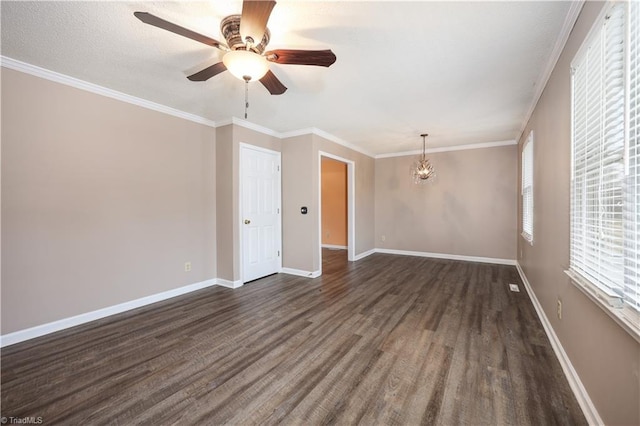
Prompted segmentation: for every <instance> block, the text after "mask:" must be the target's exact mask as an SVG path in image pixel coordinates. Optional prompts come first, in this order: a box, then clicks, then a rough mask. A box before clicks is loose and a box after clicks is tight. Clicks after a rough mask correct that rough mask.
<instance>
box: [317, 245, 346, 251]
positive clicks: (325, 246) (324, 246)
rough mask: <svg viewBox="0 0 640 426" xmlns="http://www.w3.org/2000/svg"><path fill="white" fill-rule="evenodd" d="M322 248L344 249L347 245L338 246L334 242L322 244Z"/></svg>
mask: <svg viewBox="0 0 640 426" xmlns="http://www.w3.org/2000/svg"><path fill="white" fill-rule="evenodd" d="M322 248H328V249H334V250H346V249H347V246H339V245H335V244H322Z"/></svg>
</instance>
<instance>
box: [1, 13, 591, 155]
mask: <svg viewBox="0 0 640 426" xmlns="http://www.w3.org/2000/svg"><path fill="white" fill-rule="evenodd" d="M580 4H581V3H580ZM0 66H2V67H5V68H9V69H13V70H16V71H20V72H23V73H26V74H30V75H33V76H36V77H40V78H43V79H45V80H50V81H54V82H56V83H60V84H64V85H66V86H71V87H75V88H76V89H80V90H85V91H87V92H91V93H95V94H98V95H101V96H106V97H108V98H112V99H116V100H119V101H122V102H126V103H129V104H132V105H136V106H139V107H142V108H147V109H150V110H153V111H157V112H161V113H163V114H168V115H171V116H174V117H178V118H182V119H185V120H188V121H192V122H194V123H199V124H204V125H205V126H209V127H214V128H217V127H223V126H227V125H229V124H235V125H238V126H241V127H244V128H246V129H250V130H254V131H256V132H259V133H263V134H265V135H269V136H273V137H275V138H279V139H285V138H290V137H294V136H300V135H309V134H311V135H316V136H320V137H322V138H324V139H327V140H329V141H331V142H333V143H335V144H338V145H342V146H344V147H345V148H348V149H350V150H353V151H356V152H359V153H361V154H364V155H366V156H368V157H371V158H387V157H401V156H405V155H414V154H416V153H418V154H419V153H420V151H407V152H399V153H390V154H379V155H375V154H373V153H371V152H370V151H368V150H367V149H365V148H363V147H360V146H358V145H355V144H353V143H351V142H348V141H345V140H343V139H340V138H339V137H337V136H334V135H332V134H331V133H328V132H326V131H324V130H321V129H318V128H316V127H308V128H305V129H299V130H292V131H289V132H284V133H280V132H277V131H275V130H273V129H270V128H268V127H265V126H261V125H259V124H255V123H252V122H250V121H247V120H243V119H241V118H237V117H231V118H227V119H223V120H218V121H213V120H210V119H208V118H204V117H201V116H198V115H195V114H191V113H188V112H184V111H180V110H178V109H175V108H172V107H168V106H166V105H162V104H158V103H155V102H151V101H148V100H146V99H142V98H138V97H135V96H132V95H128V94H126V93H123V92H118V91H117V90H113V89H109V88H106V87H103V86H99V85H97V84H94V83H89V82H87V81H84V80H80V79H77V78H75V77H70V76H68V75H65V74H61V73H58V72H55V71H51V70H48V69H45V68H41V67H38V66H36V65H31V64H28V63H26V62H22V61H18V60H16V59H13V58H9V57H7V56H3V55H0ZM534 105H535V104H534ZM526 122H528V118H527V120H526V121H525V123H526ZM515 143H516V142H515V141H502V142H488V143H480V144H470V145H457V146H451V147H443V148H431V149H427V153H434V152H446V151H459V150H466V149H479V148H491V147H494V146H505V145H513V144H515Z"/></svg>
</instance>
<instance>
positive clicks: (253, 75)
mask: <svg viewBox="0 0 640 426" xmlns="http://www.w3.org/2000/svg"><path fill="white" fill-rule="evenodd" d="M222 63H223V64H224V66H225V67H227V70H228V71H229V72H230V73H231V74H233V76H234V77H236V78H238V79H240V80H245V81H246V80H247V77H248V79H249V81H256V80H260V79H261V78H262V77H264V75H265V74H266V73H267V71H269V63H268V62H267V59H266V58H265V57H264V56H262V55H258V54H257V53H255V52H252V51H251V50H232V51H231V52H227V53H225V54H224V57H223V58H222Z"/></svg>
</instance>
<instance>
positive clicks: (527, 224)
mask: <svg viewBox="0 0 640 426" xmlns="http://www.w3.org/2000/svg"><path fill="white" fill-rule="evenodd" d="M522 236H523V237H524V239H525V240H527V241H529V243H532V244H533V131H531V132H529V136H528V137H527V140H526V141H525V143H524V145H523V147H522Z"/></svg>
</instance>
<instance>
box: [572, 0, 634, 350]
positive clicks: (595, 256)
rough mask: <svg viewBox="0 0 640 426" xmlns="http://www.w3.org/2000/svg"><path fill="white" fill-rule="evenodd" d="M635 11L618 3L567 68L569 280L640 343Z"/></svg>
mask: <svg viewBox="0 0 640 426" xmlns="http://www.w3.org/2000/svg"><path fill="white" fill-rule="evenodd" d="M639 16H640V6H639V4H638V3H637V2H619V3H612V4H611V5H609V6H608V8H607V10H606V13H605V16H604V17H603V19H601V20H599V21H598V22H597V23H596V27H594V30H592V33H591V34H590V36H589V37H588V38H587V40H586V42H585V44H584V45H583V47H582V48H581V49H580V51H579V52H578V54H577V55H576V57H575V59H574V61H573V62H572V70H571V71H572V113H571V117H572V123H571V125H572V147H571V148H572V165H571V218H570V219H571V232H570V235H571V237H570V238H571V241H570V266H569V270H568V271H567V273H568V274H569V276H570V277H571V278H572V281H573V282H574V283H575V284H576V285H578V286H579V287H582V288H583V290H585V291H586V292H587V293H588V294H589V295H591V296H594V297H593V299H594V300H595V301H596V302H598V303H600V304H602V305H603V306H602V307H603V308H604V309H605V310H608V311H609V313H610V314H612V315H613V316H615V317H616V318H617V319H619V322H621V323H622V324H623V325H624V326H625V328H626V329H627V330H628V331H630V332H631V334H632V335H634V337H636V339H640V324H639V323H638V319H639V318H640V316H639V315H638V312H639V311H640V290H639V282H640V274H639V270H640V260H639V253H640V248H639V242H640V238H639V235H640V230H639V225H640V208H639V206H640V192H639V191H638V187H639V185H640V152H639V151H640V123H639V118H638V115H639V114H640V106H639V104H640V81H639V80H640V76H639V71H638V68H639V65H640V59H639V56H640V34H639V32H640V17H639Z"/></svg>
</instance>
